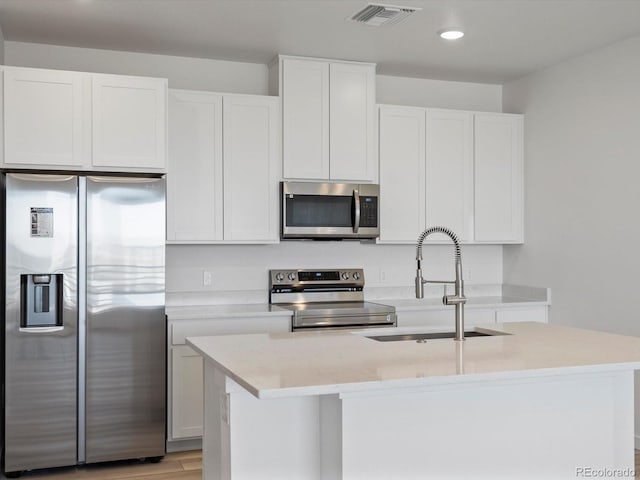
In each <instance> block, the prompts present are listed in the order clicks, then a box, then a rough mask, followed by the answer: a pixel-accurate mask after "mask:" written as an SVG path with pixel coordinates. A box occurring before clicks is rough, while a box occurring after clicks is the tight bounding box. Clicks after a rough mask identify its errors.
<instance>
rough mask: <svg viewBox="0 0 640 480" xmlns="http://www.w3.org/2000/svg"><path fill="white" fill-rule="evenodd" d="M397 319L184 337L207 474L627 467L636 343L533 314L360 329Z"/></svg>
mask: <svg viewBox="0 0 640 480" xmlns="http://www.w3.org/2000/svg"><path fill="white" fill-rule="evenodd" d="M399 330H401V329H372V330H368V331H355V332H346V331H342V332H340V331H337V332H309V333H280V334H256V335H232V336H218V337H193V338H188V339H187V343H188V344H189V345H191V346H192V347H193V348H194V349H195V350H196V351H198V352H199V353H200V354H201V355H202V356H203V357H204V359H205V426H204V442H203V475H204V478H205V479H206V480H213V479H228V478H231V479H236V480H237V479H391V478H393V479H414V478H415V479H418V478H421V479H422V478H436V479H445V478H446V479H448V478H475V479H478V478H519V479H524V478H576V477H580V475H581V473H583V474H586V472H592V473H593V472H594V471H596V470H597V471H604V472H605V473H610V472H614V473H615V472H618V473H617V476H618V477H623V476H624V475H625V474H626V475H627V477H628V476H630V472H631V471H632V469H633V463H634V458H633V433H634V432H633V423H634V422H633V419H634V406H633V395H634V393H633V371H634V370H636V369H640V339H638V338H634V337H624V336H619V335H612V334H605V333H600V332H592V331H586V330H579V329H573V328H566V327H558V326H553V325H546V324H539V323H513V324H509V323H506V324H497V325H496V324H492V325H491V326H490V327H488V329H487V330H483V329H481V328H477V330H478V331H485V332H487V333H491V332H493V333H495V335H490V336H484V337H472V338H467V340H466V341H464V342H455V341H453V340H451V339H435V340H427V341H426V342H425V343H418V342H416V341H411V340H409V341H392V342H382V341H377V340H374V339H372V338H368V337H369V336H373V335H381V334H397V333H403V332H399ZM414 330H415V329H414ZM422 330H423V331H424V329H422ZM583 476H584V475H583ZM609 476H612V475H609ZM623 478H624V477H623Z"/></svg>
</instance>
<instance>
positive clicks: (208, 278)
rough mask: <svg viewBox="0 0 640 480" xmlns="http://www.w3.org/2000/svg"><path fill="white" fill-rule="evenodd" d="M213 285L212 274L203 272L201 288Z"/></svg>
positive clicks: (206, 271)
mask: <svg viewBox="0 0 640 480" xmlns="http://www.w3.org/2000/svg"><path fill="white" fill-rule="evenodd" d="M212 284H213V272H210V271H209V270H203V272H202V286H203V287H210V286H211V285H212Z"/></svg>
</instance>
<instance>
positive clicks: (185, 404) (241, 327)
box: [167, 314, 291, 442]
mask: <svg viewBox="0 0 640 480" xmlns="http://www.w3.org/2000/svg"><path fill="white" fill-rule="evenodd" d="M290 330H291V316H290V315H286V314H285V315H270V316H262V317H260V316H254V317H235V318H228V319H224V320H221V319H217V318H216V319H214V318H209V319H203V318H200V319H186V320H175V321H172V320H171V317H169V341H168V345H169V356H168V358H169V362H170V365H169V378H168V379H167V385H168V386H169V392H168V396H169V398H168V416H169V418H168V421H167V425H168V432H167V433H168V440H169V441H170V442H171V441H176V442H178V441H182V440H198V439H199V438H200V437H201V436H202V426H203V418H204V417H203V378H204V377H203V363H202V357H201V356H200V355H199V354H197V353H196V352H195V351H194V350H192V349H191V348H190V347H188V346H187V345H186V338H187V337H198V336H208V335H233V334H243V333H281V332H289V331H290Z"/></svg>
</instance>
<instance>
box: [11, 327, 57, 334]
mask: <svg viewBox="0 0 640 480" xmlns="http://www.w3.org/2000/svg"><path fill="white" fill-rule="evenodd" d="M62 330H64V327H63V326H60V327H29V328H22V327H20V328H19V329H18V331H19V332H24V333H52V332H61V331H62Z"/></svg>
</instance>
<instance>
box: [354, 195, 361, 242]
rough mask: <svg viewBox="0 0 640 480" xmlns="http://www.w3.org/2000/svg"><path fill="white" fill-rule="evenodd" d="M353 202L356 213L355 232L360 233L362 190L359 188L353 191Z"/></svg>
mask: <svg viewBox="0 0 640 480" xmlns="http://www.w3.org/2000/svg"><path fill="white" fill-rule="evenodd" d="M353 200H354V201H353V204H354V208H355V215H354V220H353V233H358V229H359V228H360V192H359V191H358V189H355V190H354V191H353Z"/></svg>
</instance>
